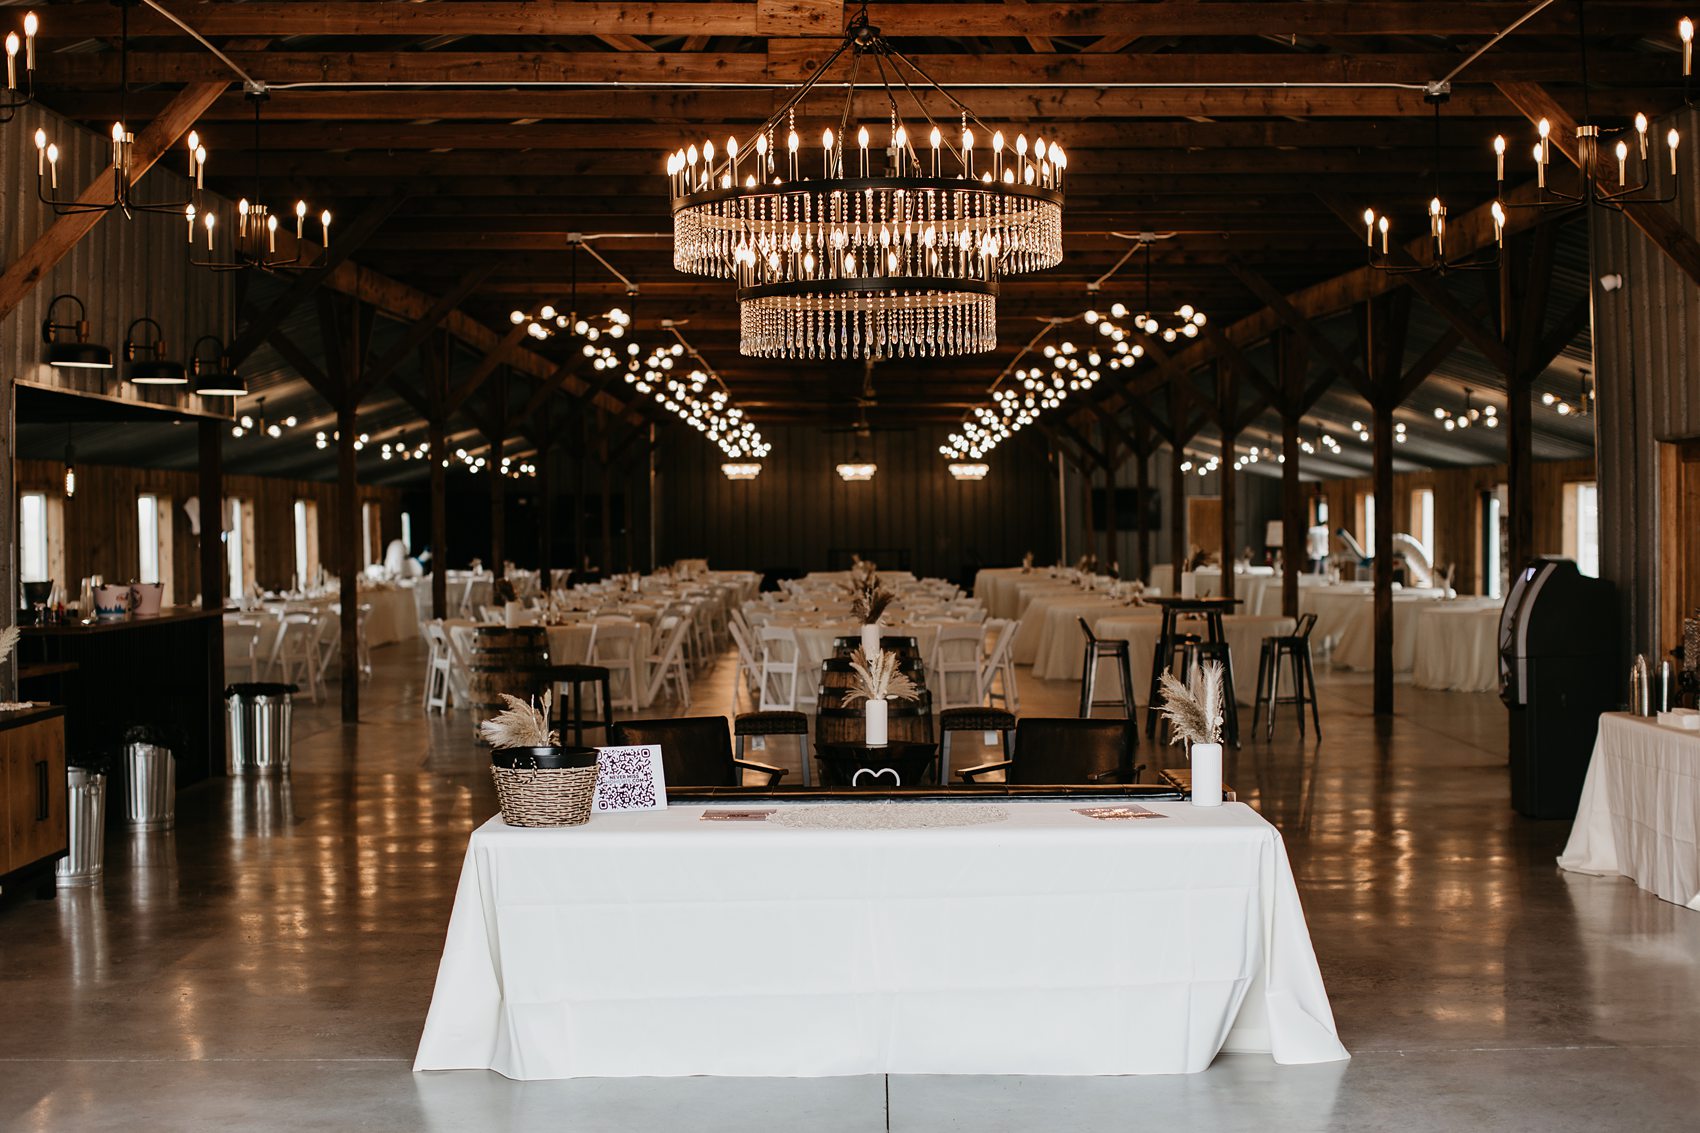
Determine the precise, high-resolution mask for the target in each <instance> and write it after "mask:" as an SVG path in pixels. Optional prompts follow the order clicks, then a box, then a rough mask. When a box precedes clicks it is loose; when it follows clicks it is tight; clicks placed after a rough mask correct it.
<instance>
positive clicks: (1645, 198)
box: [1493, 0, 1694, 219]
mask: <svg viewBox="0 0 1700 1133" xmlns="http://www.w3.org/2000/svg"><path fill="white" fill-rule="evenodd" d="M1587 13H1588V8H1587V4H1586V3H1584V0H1576V47H1577V53H1578V54H1579V55H1580V57H1581V62H1582V119H1581V121H1580V122H1579V123H1578V124H1577V126H1576V166H1577V171H1578V173H1579V174H1580V176H1579V178H1578V181H1577V185H1576V190H1575V191H1574V192H1566V191H1564V190H1562V189H1559V188H1558V187H1556V186H1555V185H1553V184H1551V181H1552V177H1551V169H1550V167H1551V165H1552V130H1553V126H1552V122H1551V121H1550V120H1548V119H1546V118H1542V119H1541V120H1540V121H1539V122H1537V123H1536V124H1535V143H1534V148H1533V151H1532V152H1533V154H1534V159H1535V181H1536V186H1537V189H1538V196H1537V199H1536V200H1534V201H1532V202H1530V203H1529V204H1526V205H1521V206H1516V207H1521V208H1543V209H1547V210H1549V211H1552V212H1568V211H1570V210H1571V209H1579V208H1587V207H1588V206H1590V205H1597V206H1599V207H1601V208H1609V209H1615V210H1618V211H1620V212H1621V211H1622V210H1623V207H1624V206H1625V205H1657V204H1669V203H1670V202H1672V201H1674V200H1676V196H1677V185H1678V184H1679V182H1678V180H1677V176H1676V172H1677V161H1676V156H1677V150H1678V149H1679V148H1680V147H1681V145H1682V135H1681V133H1680V132H1679V131H1677V130H1676V129H1675V128H1674V127H1672V128H1671V129H1670V130H1669V131H1667V132H1666V133H1665V136H1664V137H1663V138H1662V139H1660V141H1662V143H1663V144H1662V145H1660V144H1659V141H1654V140H1653V139H1652V138H1651V137H1649V133H1650V123H1649V122H1648V120H1647V115H1646V114H1644V113H1637V114H1636V115H1635V118H1634V124H1633V126H1631V127H1623V128H1619V129H1606V128H1604V127H1601V126H1600V125H1599V124H1598V123H1596V122H1595V121H1593V118H1592V115H1591V114H1590V111H1589V105H1588V94H1589V85H1590V84H1589V82H1588V19H1587ZM1677 34H1678V37H1679V38H1680V39H1681V40H1682V73H1683V76H1684V78H1685V79H1686V78H1687V77H1688V75H1689V73H1690V72H1691V71H1692V70H1693V63H1694V24H1693V21H1691V20H1689V19H1688V18H1687V17H1684V18H1683V19H1682V20H1681V21H1679V22H1678V24H1677ZM1660 149H1663V150H1665V151H1666V152H1667V153H1668V155H1669V163H1670V176H1671V189H1670V192H1668V193H1664V194H1660V193H1658V192H1657V191H1656V190H1654V189H1653V188H1652V182H1653V172H1654V169H1655V168H1656V167H1657V166H1658V165H1661V164H1663V163H1664V162H1663V160H1662V155H1660V154H1659V153H1658V150H1660ZM1505 150H1506V142H1505V138H1504V136H1503V135H1501V136H1498V137H1495V138H1494V139H1493V152H1494V164H1495V165H1496V167H1497V169H1498V178H1499V183H1500V193H1501V195H1503V194H1504V185H1505ZM1631 171H1633V181H1632V180H1631ZM1601 182H1604V183H1605V184H1606V185H1607V186H1615V188H1609V187H1608V188H1602V187H1601ZM1496 219H1497V217H1496Z"/></svg>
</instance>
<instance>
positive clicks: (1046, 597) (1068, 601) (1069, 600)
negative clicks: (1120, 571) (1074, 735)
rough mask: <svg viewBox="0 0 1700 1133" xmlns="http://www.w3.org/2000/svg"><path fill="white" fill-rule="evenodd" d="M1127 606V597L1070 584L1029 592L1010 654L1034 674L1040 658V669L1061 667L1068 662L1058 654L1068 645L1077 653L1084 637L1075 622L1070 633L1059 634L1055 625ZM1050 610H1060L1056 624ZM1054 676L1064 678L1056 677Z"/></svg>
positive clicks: (1093, 616)
mask: <svg viewBox="0 0 1700 1133" xmlns="http://www.w3.org/2000/svg"><path fill="white" fill-rule="evenodd" d="M1126 608H1127V601H1126V599H1120V598H1111V597H1110V596H1109V595H1108V594H1093V593H1091V592H1089V591H1085V590H1081V589H1079V588H1077V587H1072V586H1071V587H1068V588H1067V589H1064V590H1059V591H1042V592H1039V593H1035V594H1032V595H1031V596H1030V600H1028V601H1027V604H1026V606H1025V608H1023V610H1022V611H1021V623H1020V624H1019V625H1017V626H1016V627H1015V637H1014V638H1013V639H1012V641H1011V643H1010V656H1011V657H1012V658H1013V659H1014V661H1015V663H1016V664H1017V665H1032V666H1034V667H1035V671H1034V674H1033V675H1034V676H1041V671H1040V669H1039V663H1040V661H1041V659H1044V660H1045V662H1046V663H1045V665H1044V667H1043V672H1052V671H1058V670H1064V669H1066V668H1067V662H1066V661H1064V660H1063V659H1062V656H1061V655H1062V654H1063V653H1066V652H1068V649H1070V648H1072V649H1073V650H1074V651H1075V653H1076V654H1078V653H1079V652H1080V650H1081V649H1082V648H1083V647H1084V644H1085V639H1084V638H1082V637H1081V635H1080V627H1079V626H1078V625H1074V632H1073V634H1072V635H1066V636H1065V635H1063V634H1059V633H1058V631H1057V627H1058V626H1062V625H1072V624H1073V622H1072V621H1071V619H1072V618H1076V617H1085V618H1086V619H1087V620H1088V621H1090V620H1091V619H1092V618H1095V617H1099V616H1100V615H1102V614H1105V613H1108V612H1110V611H1112V610H1122V609H1126ZM1053 610H1060V611H1062V613H1061V614H1060V615H1059V620H1058V621H1057V622H1055V623H1053V622H1052V620H1051V612H1052V611H1053ZM1047 631H1049V632H1048V633H1047ZM1059 637H1061V638H1062V643H1061V644H1060V645H1059V644H1057V639H1058V638H1059ZM1053 650H1054V651H1055V656H1054V657H1053ZM1075 660H1076V661H1078V660H1079V657H1078V656H1076V658H1075ZM1057 679H1059V680H1065V679H1067V678H1066V677H1065V676H1059V677H1058V678H1057Z"/></svg>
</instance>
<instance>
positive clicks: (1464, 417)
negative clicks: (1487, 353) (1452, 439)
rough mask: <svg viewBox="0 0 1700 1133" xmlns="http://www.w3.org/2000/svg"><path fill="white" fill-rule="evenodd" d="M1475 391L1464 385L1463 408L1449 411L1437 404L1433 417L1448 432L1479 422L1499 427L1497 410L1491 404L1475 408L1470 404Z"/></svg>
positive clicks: (1495, 427)
mask: <svg viewBox="0 0 1700 1133" xmlns="http://www.w3.org/2000/svg"><path fill="white" fill-rule="evenodd" d="M1474 394H1475V391H1474V390H1472V389H1471V388H1470V387H1469V386H1465V387H1464V408H1463V409H1462V410H1460V411H1459V412H1457V413H1450V412H1448V411H1447V410H1445V409H1442V408H1440V407H1439V406H1436V407H1435V410H1434V419H1435V420H1436V421H1439V422H1440V424H1441V426H1442V427H1443V428H1445V430H1446V431H1447V432H1448V433H1450V432H1452V431H1453V430H1454V429H1468V428H1469V427H1470V426H1471V425H1474V424H1477V423H1480V424H1483V425H1486V426H1487V427H1488V428H1490V429H1497V428H1499V410H1498V409H1497V408H1495V407H1494V406H1492V405H1484V406H1482V407H1481V408H1480V409H1477V408H1476V407H1475V406H1474V405H1472V404H1470V401H1471V398H1472V397H1473V396H1474Z"/></svg>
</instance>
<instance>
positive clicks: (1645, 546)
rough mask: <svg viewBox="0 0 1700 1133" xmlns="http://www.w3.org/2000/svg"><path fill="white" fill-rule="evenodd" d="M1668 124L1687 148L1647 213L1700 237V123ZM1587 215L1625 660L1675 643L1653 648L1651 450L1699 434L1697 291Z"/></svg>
mask: <svg viewBox="0 0 1700 1133" xmlns="http://www.w3.org/2000/svg"><path fill="white" fill-rule="evenodd" d="M1672 125H1675V126H1676V127H1677V128H1678V129H1679V130H1681V131H1682V133H1683V136H1684V143H1685V145H1684V148H1683V160H1682V164H1681V179H1682V184H1681V191H1680V193H1679V194H1678V199H1677V201H1676V202H1675V203H1674V204H1671V205H1665V206H1655V207H1664V208H1669V209H1671V210H1673V211H1674V212H1675V214H1676V215H1677V216H1678V217H1679V218H1680V219H1681V221H1682V225H1683V227H1684V228H1685V229H1687V230H1688V231H1689V232H1691V233H1695V232H1700V161H1697V160H1696V157H1695V154H1694V151H1693V149H1692V148H1691V145H1692V141H1693V139H1694V138H1695V137H1696V136H1697V135H1696V133H1695V131H1696V130H1697V129H1700V114H1696V113H1695V112H1693V111H1682V112H1680V113H1678V114H1676V115H1673V116H1672V117H1671V118H1670V119H1669V120H1663V121H1661V122H1660V123H1659V126H1658V128H1657V129H1655V130H1654V131H1653V133H1654V135H1655V136H1657V137H1663V136H1664V133H1665V131H1666V130H1667V129H1669V128H1670V126H1672ZM1669 182H1670V178H1669V176H1668V174H1666V175H1664V176H1662V177H1661V180H1660V182H1659V184H1658V186H1657V187H1658V188H1659V189H1660V190H1661V191H1667V190H1668V188H1669ZM1591 212H1592V216H1591V218H1590V219H1591V222H1592V224H1593V242H1592V244H1593V272H1592V275H1593V286H1594V353H1595V367H1596V369H1595V374H1596V377H1597V382H1598V384H1597V387H1596V388H1597V390H1598V412H1597V414H1596V417H1595V429H1596V438H1597V444H1598V461H1599V492H1600V496H1599V507H1600V573H1601V575H1602V576H1603V577H1604V578H1607V579H1609V580H1610V581H1612V582H1613V583H1615V584H1616V585H1617V587H1618V591H1619V596H1620V599H1621V601H1622V606H1623V616H1624V626H1625V633H1624V645H1625V647H1626V649H1627V650H1628V651H1629V654H1630V655H1633V654H1634V653H1640V652H1645V653H1649V654H1652V655H1654V656H1657V655H1658V653H1659V652H1661V651H1663V650H1665V649H1669V648H1670V647H1671V646H1673V645H1674V644H1675V642H1668V641H1666V642H1661V641H1660V640H1659V639H1658V599H1659V581H1660V580H1659V540H1658V527H1657V517H1658V514H1659V511H1658V503H1659V500H1658V491H1659V487H1658V479H1659V478H1658V459H1657V457H1658V445H1657V442H1658V441H1660V440H1670V439H1675V438H1681V437H1695V436H1700V318H1697V317H1696V312H1697V309H1700V307H1697V304H1700V286H1696V284H1695V283H1694V281H1693V280H1691V279H1689V278H1688V276H1686V275H1685V274H1683V272H1682V270H1681V269H1679V268H1678V267H1677V266H1676V265H1675V264H1674V263H1673V262H1672V261H1671V259H1670V257H1668V256H1666V255H1665V254H1664V253H1663V252H1662V251H1661V250H1660V249H1659V248H1658V247H1657V246H1656V245H1655V244H1654V243H1653V242H1652V241H1651V240H1649V239H1648V238H1647V237H1646V236H1644V235H1642V234H1641V231H1640V229H1638V228H1636V227H1635V226H1634V225H1633V224H1632V223H1630V221H1629V220H1628V218H1626V217H1624V216H1622V215H1621V214H1619V213H1616V212H1612V211H1610V210H1606V209H1594V210H1591ZM1614 274H1615V275H1621V276H1622V277H1623V286H1622V287H1621V288H1620V289H1618V290H1617V291H1613V292H1607V291H1604V290H1603V289H1602V288H1601V287H1600V284H1599V280H1600V278H1601V277H1602V276H1606V275H1614Z"/></svg>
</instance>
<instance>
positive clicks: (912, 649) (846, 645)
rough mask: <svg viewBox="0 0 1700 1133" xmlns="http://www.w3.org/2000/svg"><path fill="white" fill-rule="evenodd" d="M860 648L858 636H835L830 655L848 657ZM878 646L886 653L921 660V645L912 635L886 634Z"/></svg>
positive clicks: (860, 642)
mask: <svg viewBox="0 0 1700 1133" xmlns="http://www.w3.org/2000/svg"><path fill="white" fill-rule="evenodd" d="M860 648H862V639H861V638H860V637H836V638H833V641H832V655H833V657H835V658H849V657H853V656H855V654H856V650H858V649H860ZM880 648H881V649H883V650H885V651H886V652H887V653H895V654H897V655H898V656H899V657H902V658H905V659H909V658H913V659H914V660H917V661H919V660H921V647H920V645H919V644H917V643H916V641H915V639H914V638H913V637H894V636H892V635H891V634H886V635H884V636H883V637H881V638H880Z"/></svg>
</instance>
